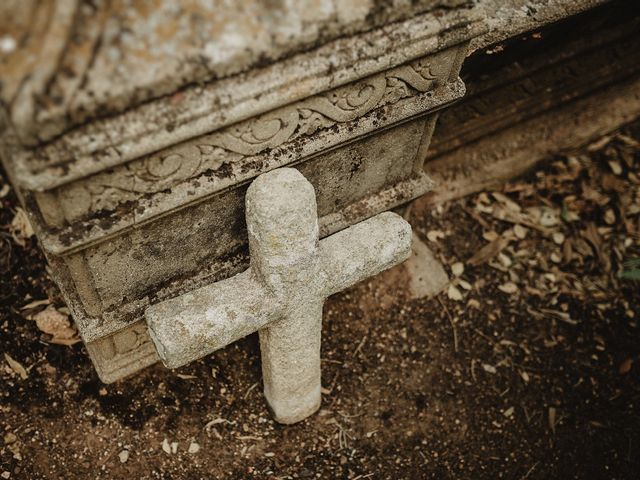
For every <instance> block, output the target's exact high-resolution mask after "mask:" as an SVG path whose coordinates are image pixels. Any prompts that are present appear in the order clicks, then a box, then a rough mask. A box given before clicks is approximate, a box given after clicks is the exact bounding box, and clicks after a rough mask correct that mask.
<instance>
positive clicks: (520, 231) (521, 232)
mask: <svg viewBox="0 0 640 480" xmlns="http://www.w3.org/2000/svg"><path fill="white" fill-rule="evenodd" d="M513 233H515V234H516V237H518V238H519V239H520V240H524V239H525V237H526V236H527V229H526V228H524V227H523V226H522V225H520V224H519V223H516V225H515V226H514V227H513Z"/></svg>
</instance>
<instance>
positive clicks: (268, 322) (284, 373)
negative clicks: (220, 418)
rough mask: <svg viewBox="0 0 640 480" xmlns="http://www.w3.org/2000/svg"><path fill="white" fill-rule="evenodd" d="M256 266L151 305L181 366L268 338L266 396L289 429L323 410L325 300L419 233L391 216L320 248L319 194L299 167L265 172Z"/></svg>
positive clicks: (253, 250)
mask: <svg viewBox="0 0 640 480" xmlns="http://www.w3.org/2000/svg"><path fill="white" fill-rule="evenodd" d="M246 212H247V213H246V215H247V229H248V232H249V249H250V254H251V267H250V268H249V269H248V270H246V271H244V272H243V273H240V274H238V275H236V276H235V277H232V278H230V279H227V280H223V281H221V282H217V283H214V284H212V285H209V286H206V287H202V288H200V289H198V290H195V291H193V292H190V293H187V294H185V295H182V296H179V297H177V298H174V299H171V300H167V301H164V302H161V303H159V304H156V305H154V306H151V307H149V308H148V309H147V311H146V318H147V322H148V325H149V329H150V334H151V338H152V340H153V342H154V344H155V345H156V348H157V350H158V353H159V355H160V358H161V359H162V361H163V362H164V364H165V365H166V366H168V367H170V368H176V367H179V366H182V365H184V364H187V363H189V362H191V361H193V360H196V359H198V358H200V357H202V356H204V355H208V354H210V353H211V352H213V351H215V350H217V349H219V348H222V347H224V346H226V345H228V344H229V343H231V342H234V341H235V340H238V339H240V338H242V337H244V336H246V335H248V334H250V333H252V332H255V331H259V332H260V347H261V353H262V371H263V377H264V394H265V397H266V399H267V401H268V403H269V406H270V407H271V410H272V411H273V414H274V417H275V419H276V420H277V421H279V422H281V423H287V424H288V423H294V422H297V421H300V420H302V419H304V418H306V417H307V416H309V415H310V414H312V413H313V412H315V411H316V410H317V408H318V407H319V405H320V330H321V324H322V306H323V304H324V301H325V299H326V298H327V297H328V296H329V295H331V294H333V293H336V292H338V291H340V290H343V289H345V288H347V287H349V286H351V285H353V284H355V283H357V282H359V281H361V280H364V279H365V278H367V277H369V276H372V275H375V274H376V273H378V272H381V271H382V270H385V269H387V268H390V267H392V266H393V265H396V264H397V263H399V262H401V261H403V260H405V259H406V258H407V257H408V256H409V254H410V248H411V227H410V226H409V224H408V223H407V222H406V221H404V220H403V219H402V217H400V216H399V215H396V214H395V213H391V212H387V213H381V214H379V215H377V216H375V217H373V218H370V219H368V220H365V221H364V222H361V223H358V224H356V225H353V226H351V227H349V228H347V229H346V230H343V231H341V232H339V233H336V234H334V235H331V236H330V237H327V238H325V239H323V240H322V241H319V227H318V216H317V207H316V199H315V192H314V189H313V186H312V185H311V184H310V183H309V182H308V181H307V180H306V179H305V178H304V176H303V175H302V174H301V173H300V172H298V171H297V170H295V169H292V168H283V169H279V170H274V171H272V172H269V173H265V174H263V175H261V176H260V177H258V178H257V179H256V180H255V181H254V182H253V183H252V184H251V186H250V187H249V189H248V191H247V197H246Z"/></svg>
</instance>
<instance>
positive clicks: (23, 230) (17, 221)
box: [9, 207, 33, 247]
mask: <svg viewBox="0 0 640 480" xmlns="http://www.w3.org/2000/svg"><path fill="white" fill-rule="evenodd" d="M9 230H10V231H11V236H12V237H13V241H14V242H16V243H17V244H18V245H20V246H21V247H24V246H26V244H27V242H26V241H27V239H29V238H30V237H32V236H33V228H31V223H29V217H27V214H26V212H25V211H24V210H23V209H22V208H21V207H18V208H16V214H15V216H14V217H13V220H12V221H11V224H10V225H9Z"/></svg>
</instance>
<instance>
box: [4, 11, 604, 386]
mask: <svg viewBox="0 0 640 480" xmlns="http://www.w3.org/2000/svg"><path fill="white" fill-rule="evenodd" d="M601 3H604V0H513V1H510V2H501V1H496V0H478V1H473V2H472V1H470V0H417V1H411V2H409V1H405V0H392V1H391V2H374V1H367V0H364V1H363V0H340V1H329V0H320V1H317V0H299V1H296V2H285V1H284V0H273V1H269V2H266V1H262V0H243V1H242V2H219V1H216V0H212V1H211V2H199V3H197V4H189V6H185V5H183V4H182V3H181V2H173V1H168V0H151V1H150V2H131V4H127V5H123V4H120V3H117V2H113V3H111V2H91V3H89V2H77V1H76V0H42V1H39V2H35V1H32V0H6V1H3V2H0V85H1V88H0V107H1V108H0V155H1V158H2V162H3V165H4V167H5V169H6V171H7V173H8V174H9V176H10V179H11V181H12V183H13V185H14V186H15V188H16V191H17V192H18V195H19V197H20V199H21V201H22V203H23V205H24V207H25V209H26V211H27V213H28V214H29V217H30V219H31V222H32V224H33V226H34V229H35V230H36V233H37V235H38V238H39V240H40V242H41V245H42V247H43V249H44V251H45V254H46V256H47V258H48V260H49V263H50V264H51V267H52V268H51V270H52V273H53V276H54V278H55V280H56V282H57V283H58V285H59V286H60V288H61V291H62V294H63V295H64V297H65V300H66V302H67V304H68V306H69V308H70V310H71V312H72V314H73V317H74V319H75V321H76V323H77V325H78V328H79V331H80V333H81V335H82V338H83V340H84V341H85V343H86V345H87V349H88V351H89V354H90V356H91V358H92V360H93V362H94V364H95V366H96V370H97V371H98V374H99V375H100V378H101V379H102V380H103V381H105V382H112V381H115V380H118V379H121V378H123V377H124V376H126V375H129V374H131V373H133V372H135V371H137V370H140V369H141V368H144V367H145V366H148V365H151V364H153V363H155V362H157V361H158V360H159V356H158V352H157V350H156V347H155V346H154V344H153V343H152V341H151V338H150V336H149V332H148V329H147V324H146V321H145V311H149V312H153V311H155V309H156V308H161V307H160V305H167V304H165V303H163V302H165V301H169V302H171V301H173V300H172V299H178V298H181V296H182V295H185V294H187V295H188V294H190V293H191V292H196V291H199V290H198V289H200V288H202V287H206V286H208V285H216V284H217V282H220V281H224V280H225V279H229V278H231V277H233V276H234V275H236V274H238V273H240V272H243V271H244V270H246V269H247V268H248V267H249V248H248V234H247V229H246V225H245V208H244V205H245V194H246V191H247V187H248V185H249V184H250V183H251V182H252V181H253V180H254V179H255V178H256V177H258V176H260V175H262V174H265V173H266V172H270V171H272V170H275V169H278V168H280V167H292V166H294V167H295V168H296V169H297V170H298V171H299V172H301V173H302V174H303V175H304V177H306V179H308V181H309V182H310V183H311V184H312V185H313V187H314V190H315V193H316V200H317V213H318V217H319V218H318V225H319V237H320V238H325V237H328V236H329V235H331V234H334V233H335V232H339V231H341V230H344V229H347V228H348V227H350V226H352V225H355V224H357V223H358V222H361V221H362V220H365V219H367V218H370V217H373V216H375V215H377V214H379V213H380V212H384V211H386V210H390V209H393V208H395V207H397V206H400V205H403V204H405V203H407V202H409V201H411V200H412V199H414V198H416V197H418V196H421V195H423V194H424V193H425V192H428V191H429V190H430V189H431V188H432V182H431V180H430V179H429V177H428V176H427V175H426V174H425V171H424V169H423V163H424V160H425V158H426V154H427V148H428V146H429V141H430V139H431V134H432V132H433V129H434V126H435V122H436V119H437V116H438V112H439V111H440V110H441V109H443V108H445V107H446V106H448V105H450V104H451V103H452V102H454V101H456V100H457V99H459V98H460V97H462V96H463V94H464V90H465V89H464V85H463V83H462V81H461V79H460V78H459V72H460V68H461V65H462V63H463V60H464V59H465V56H466V55H467V52H468V51H469V50H473V49H477V48H483V47H486V46H488V45H491V44H494V43H496V42H501V41H503V40H505V39H506V38H509V37H511V36H516V35H519V34H521V33H523V32H526V31H530V30H532V29H537V28H539V27H541V26H543V25H545V24H548V23H550V22H553V21H556V20H558V19H561V18H563V17H566V16H568V15H573V14H577V13H578V12H581V11H584V10H586V9H589V8H593V7H596V6H598V5H599V4H601ZM500 80H502V79H500ZM509 81H511V80H509ZM534 103H535V102H534ZM538 103H539V102H538ZM456 128H457V127H456ZM474 154H477V152H474ZM464 161H465V162H466V157H465V159H464ZM465 165H466V164H465ZM465 168H466V167H465ZM469 168H470V169H471V170H473V168H475V167H473V166H472V167H468V168H467V170H468V169H469ZM450 187H451V186H450V185H445V186H441V187H440V190H441V191H442V190H443V189H445V190H446V189H447V188H450ZM347 231H348V230H347ZM322 241H323V240H321V241H320V245H322ZM219 285H222V284H219ZM212 288H214V287H212ZM182 298H183V297H182ZM176 301H178V300H176ZM160 321H161V320H160V319H158V320H157V322H160ZM157 322H156V321H154V323H157ZM160 345H161V344H160ZM159 348H160V350H162V348H161V347H159ZM267 383H268V381H267Z"/></svg>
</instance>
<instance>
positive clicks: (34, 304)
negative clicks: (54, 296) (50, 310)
mask: <svg viewBox="0 0 640 480" xmlns="http://www.w3.org/2000/svg"><path fill="white" fill-rule="evenodd" d="M50 303H51V302H50V301H49V299H48V298H46V299H44V300H34V301H33V302H29V303H27V304H26V305H24V306H22V307H20V310H27V309H30V308H36V307H39V306H40V305H49V304H50Z"/></svg>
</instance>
